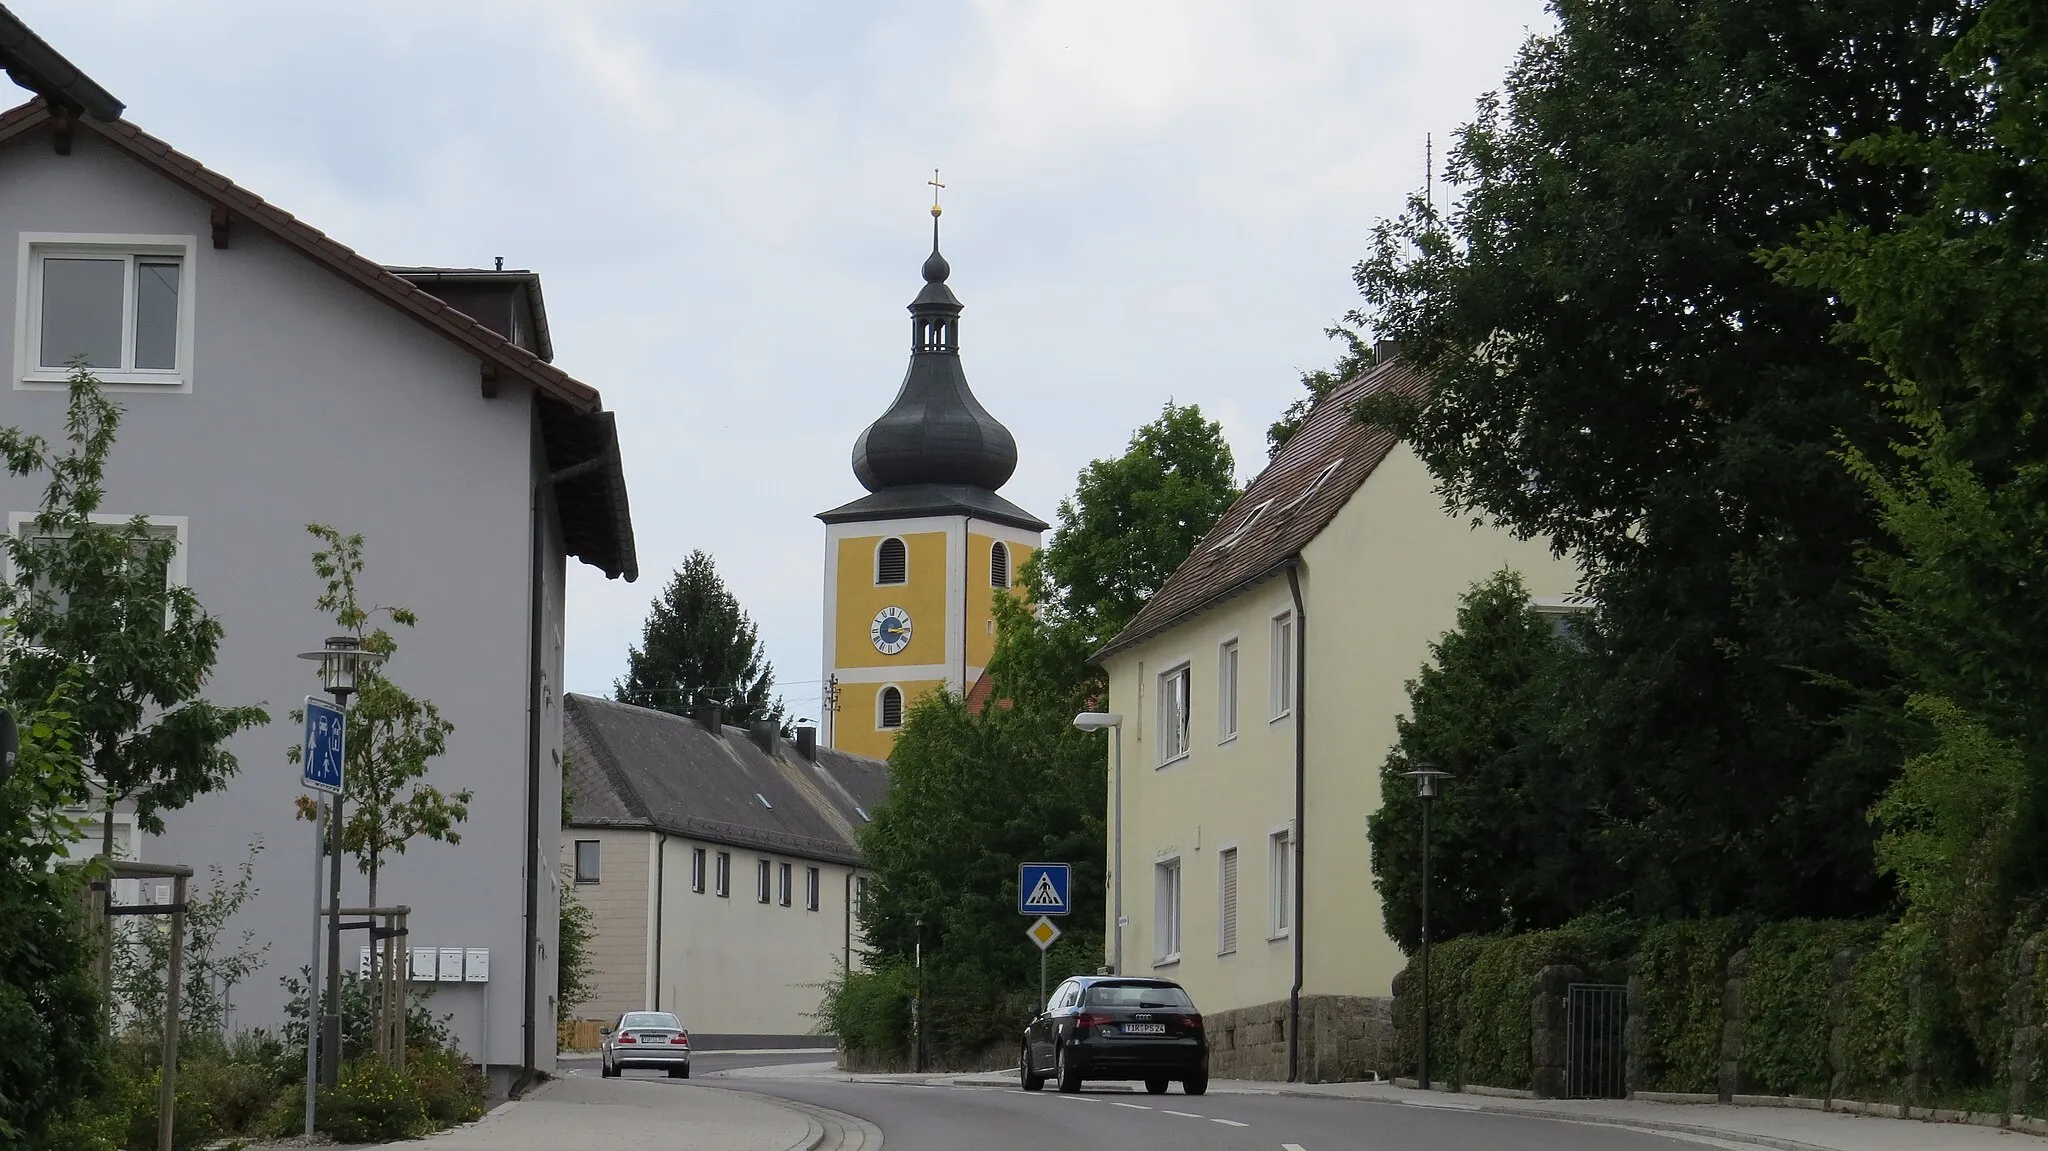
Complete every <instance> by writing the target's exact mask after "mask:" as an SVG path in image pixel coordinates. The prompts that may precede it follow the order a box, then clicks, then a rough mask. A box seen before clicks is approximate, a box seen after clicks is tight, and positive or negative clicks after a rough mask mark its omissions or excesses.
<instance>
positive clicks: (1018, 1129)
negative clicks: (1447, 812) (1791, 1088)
mask: <svg viewBox="0 0 2048 1151" xmlns="http://www.w3.org/2000/svg"><path fill="white" fill-rule="evenodd" d="M815 1059H816V1057H815V1056H813V1057H811V1059H810V1060H809V1061H815ZM703 1082H704V1085H705V1086H716V1087H723V1088H728V1089H736V1090H742V1091H751V1092H756V1093H758V1094H762V1095H769V1096H776V1097H781V1098H785V1099H793V1100H797V1101H800V1102H805V1103H811V1104H814V1105H817V1106H820V1107H829V1108H831V1109H833V1110H835V1111H841V1112H845V1113H846V1114H849V1115H855V1116H859V1117H860V1118H862V1119H866V1120H867V1121H868V1122H870V1123H873V1124H875V1125H876V1126H877V1127H880V1128H881V1129H882V1134H883V1137H884V1138H885V1139H886V1140H887V1148H886V1151H960V1149H961V1148H965V1147H972V1148H975V1149H976V1151H1044V1149H1045V1148H1048V1147H1058V1148H1062V1149H1063V1151H1096V1149H1102V1151H1111V1149H1114V1151H1130V1149H1132V1148H1150V1147H1172V1148H1175V1149H1176V1151H1339V1149H1342V1151H1472V1149H1474V1148H1500V1149H1502V1151H1699V1147H1700V1146H1701V1144H1700V1143H1699V1142H1694V1141H1690V1140H1680V1139H1674V1138H1671V1137H1669V1136H1664V1135H1659V1134H1654V1133H1650V1132H1639V1131H1633V1130H1626V1129H1621V1128H1614V1127H1600V1126H1589V1125H1585V1124H1577V1123H1560V1122H1555V1121H1550V1120H1543V1119H1527V1118H1522V1117H1519V1116H1508V1115H1489V1114H1479V1113H1475V1112H1470V1111H1463V1110H1458V1109H1456V1108H1453V1107H1415V1106H1391V1105H1387V1104H1375V1103H1360V1102H1355V1101H1350V1100H1338V1099H1302V1098H1296V1097H1287V1096H1272V1095H1220V1094H1219V1095H1205V1096H1201V1097H1198V1098H1190V1097H1188V1096H1185V1095H1182V1094H1181V1093H1180V1089H1179V1088H1177V1087H1176V1088H1174V1089H1173V1091H1172V1093H1171V1094H1167V1095H1146V1094H1144V1093H1143V1091H1142V1090H1141V1091H1139V1092H1137V1093H1129V1092H1110V1091H1084V1092H1082V1093H1081V1094H1079V1095H1061V1094H1059V1093H1058V1092H1057V1091H1055V1090H1053V1089H1052V1088H1051V1087H1048V1088H1047V1089H1046V1090H1044V1091H1042V1092H1038V1093H1036V1094H1026V1093H1025V1092H1023V1091H1020V1090H1015V1089H1008V1090H1005V1089H997V1088H988V1087H918V1086H913V1085H910V1084H899V1083H848V1082H845V1081H844V1080H839V1079H832V1078H826V1077H819V1078H805V1077H800V1076H790V1075H788V1074H787V1073H784V1074H781V1075H762V1076H750V1075H747V1074H746V1073H745V1071H743V1070H736V1071H733V1072H731V1073H729V1074H725V1075H719V1076H715V1077H713V1078H711V1079H710V1080H708V1081H703ZM649 1086H650V1089H653V1090H661V1089H663V1088H664V1087H665V1086H666V1084H662V1085H655V1084H650V1085H649ZM676 1086H679V1087H680V1086H682V1085H681V1084H677V1085H676ZM1716 1145H1717V1146H1721V1147H1728V1146H1731V1145H1730V1144H1726V1143H1720V1144H1716Z"/></svg>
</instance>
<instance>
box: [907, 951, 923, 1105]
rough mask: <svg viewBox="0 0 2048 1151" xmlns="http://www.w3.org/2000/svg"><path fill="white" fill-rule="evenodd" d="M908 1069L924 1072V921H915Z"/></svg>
mask: <svg viewBox="0 0 2048 1151" xmlns="http://www.w3.org/2000/svg"><path fill="white" fill-rule="evenodd" d="M910 1039H911V1052H910V1069H911V1070H912V1071H923V1070H924V920H922V919H920V920H918V921H917V995H916V997H915V998H913V999H912V1000H911V1001H910Z"/></svg>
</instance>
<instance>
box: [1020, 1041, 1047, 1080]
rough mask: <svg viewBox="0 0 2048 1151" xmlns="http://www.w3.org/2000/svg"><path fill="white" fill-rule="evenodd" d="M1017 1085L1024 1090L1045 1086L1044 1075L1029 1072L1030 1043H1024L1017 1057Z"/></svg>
mask: <svg viewBox="0 0 2048 1151" xmlns="http://www.w3.org/2000/svg"><path fill="white" fill-rule="evenodd" d="M1017 1085H1018V1086H1019V1087H1022V1088H1023V1089H1024V1090H1026V1091H1036V1090H1038V1089H1039V1088H1041V1087H1043V1086H1045V1076H1043V1075H1033V1074H1032V1073H1031V1045H1030V1044H1029V1043H1026V1044H1025V1045H1024V1050H1023V1052H1022V1053H1021V1054H1019V1056H1018V1057H1017Z"/></svg>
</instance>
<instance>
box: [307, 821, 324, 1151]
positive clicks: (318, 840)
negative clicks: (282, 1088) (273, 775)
mask: <svg viewBox="0 0 2048 1151" xmlns="http://www.w3.org/2000/svg"><path fill="white" fill-rule="evenodd" d="M315 806H316V807H317V808H318V809H319V813H318V814H317V815H316V816H315V817H314V827H315V829H316V830H315V831H314V832H313V947H312V950H313V954H312V961H311V962H310V963H309V964H307V967H306V1138H307V1139H308V1140H311V1139H312V1138H313V1097H314V1094H315V1090H316V1088H317V1087H318V1085H319V1082H320V1044H319V1043H318V1042H317V1041H315V1039H314V1035H315V1032H314V1027H313V1021H314V1020H316V1019H318V1018H319V1017H320V966H321V965H320V918H321V916H320V880H321V878H322V877H321V875H320V871H321V868H320V865H321V864H322V863H324V862H326V858H327V805H326V804H324V803H322V804H316V805H315Z"/></svg>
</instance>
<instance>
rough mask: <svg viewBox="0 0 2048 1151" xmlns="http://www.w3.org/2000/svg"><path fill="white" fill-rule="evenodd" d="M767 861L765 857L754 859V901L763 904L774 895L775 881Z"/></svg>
mask: <svg viewBox="0 0 2048 1151" xmlns="http://www.w3.org/2000/svg"><path fill="white" fill-rule="evenodd" d="M768 862H769V861H768V860H765V859H756V860H755V861H754V902H755V903H759V904H763V905H766V904H767V902H768V901H769V900H770V899H773V898H774V897H775V881H774V879H773V876H772V873H771V871H770V869H769V866H768Z"/></svg>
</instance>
